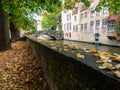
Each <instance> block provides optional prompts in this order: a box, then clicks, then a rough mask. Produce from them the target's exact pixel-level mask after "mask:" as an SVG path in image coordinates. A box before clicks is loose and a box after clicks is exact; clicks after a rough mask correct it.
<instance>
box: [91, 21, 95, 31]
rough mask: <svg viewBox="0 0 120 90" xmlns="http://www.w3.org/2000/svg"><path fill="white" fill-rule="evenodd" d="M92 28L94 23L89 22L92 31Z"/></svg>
mask: <svg viewBox="0 0 120 90" xmlns="http://www.w3.org/2000/svg"><path fill="white" fill-rule="evenodd" d="M93 28H94V22H93V21H91V22H90V30H93Z"/></svg>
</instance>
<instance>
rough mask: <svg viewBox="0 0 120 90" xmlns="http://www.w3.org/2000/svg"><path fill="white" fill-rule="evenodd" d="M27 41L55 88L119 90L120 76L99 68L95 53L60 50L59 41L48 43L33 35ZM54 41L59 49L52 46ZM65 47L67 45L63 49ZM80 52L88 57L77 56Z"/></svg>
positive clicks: (66, 89)
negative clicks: (33, 37)
mask: <svg viewBox="0 0 120 90" xmlns="http://www.w3.org/2000/svg"><path fill="white" fill-rule="evenodd" d="M27 40H28V42H29V43H30V45H31V46H32V48H33V49H34V52H35V53H36V56H37V58H38V60H39V61H40V62H41V63H42V68H43V69H44V72H45V74H46V78H47V80H48V82H49V84H50V86H51V89H52V90H107V89H111V90H119V88H120V79H118V78H116V77H115V75H114V74H113V71H109V70H107V71H106V70H105V71H104V70H101V69H99V68H98V64H97V63H96V61H97V60H99V59H100V58H99V57H94V56H93V54H92V53H87V52H84V51H83V50H80V49H79V50H71V49H68V51H67V49H64V50H63V51H59V50H60V49H59V50H58V48H60V45H59V42H54V41H52V43H50V44H48V43H46V41H43V42H41V40H36V39H31V38H27ZM52 44H55V46H56V47H57V48H55V47H54V48H53V45H52ZM62 45H63V44H62ZM51 46H52V47H51ZM66 46H67V44H66ZM66 46H65V44H64V46H63V48H64V47H66ZM65 50H66V51H65ZM78 52H80V53H81V54H83V55H85V58H77V57H76V56H75V55H76V53H78Z"/></svg>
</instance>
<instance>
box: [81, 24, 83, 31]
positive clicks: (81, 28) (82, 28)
mask: <svg viewBox="0 0 120 90" xmlns="http://www.w3.org/2000/svg"><path fill="white" fill-rule="evenodd" d="M81 32H83V24H81Z"/></svg>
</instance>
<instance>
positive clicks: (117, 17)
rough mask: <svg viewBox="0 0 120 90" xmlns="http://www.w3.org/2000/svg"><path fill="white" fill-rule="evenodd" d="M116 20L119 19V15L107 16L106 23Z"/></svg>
mask: <svg viewBox="0 0 120 90" xmlns="http://www.w3.org/2000/svg"><path fill="white" fill-rule="evenodd" d="M117 19H120V14H118V15H109V16H108V18H107V21H116V20H117Z"/></svg>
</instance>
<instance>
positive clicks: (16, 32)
mask: <svg viewBox="0 0 120 90" xmlns="http://www.w3.org/2000/svg"><path fill="white" fill-rule="evenodd" d="M10 32H11V39H12V41H16V40H18V39H19V38H20V31H19V30H18V29H17V28H16V27H15V25H14V23H13V22H11V21H10Z"/></svg>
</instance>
